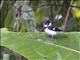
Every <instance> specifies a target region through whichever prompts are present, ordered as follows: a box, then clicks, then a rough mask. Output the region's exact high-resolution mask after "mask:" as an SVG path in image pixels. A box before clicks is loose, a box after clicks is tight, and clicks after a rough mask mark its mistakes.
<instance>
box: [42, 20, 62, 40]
mask: <svg viewBox="0 0 80 60" xmlns="http://www.w3.org/2000/svg"><path fill="white" fill-rule="evenodd" d="M43 27H44V32H46V33H47V34H48V35H49V37H50V38H51V39H53V37H54V36H56V35H57V32H59V31H62V30H60V29H59V28H57V27H56V26H55V25H53V24H52V23H51V22H50V21H49V20H47V21H44V22H43Z"/></svg>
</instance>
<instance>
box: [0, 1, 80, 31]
mask: <svg viewBox="0 0 80 60" xmlns="http://www.w3.org/2000/svg"><path fill="white" fill-rule="evenodd" d="M0 13H1V14H0V15H1V17H0V28H7V29H8V30H9V31H15V32H43V26H42V24H43V21H46V20H47V19H49V20H50V21H51V22H52V23H53V24H54V25H55V26H57V27H58V28H60V29H61V30H63V31H66V32H71V31H77V32H78V31H80V1H79V0H66V1H65V0H59V1H58V0H23V1H21V0H13V1H12V0H7V1H6V0H1V1H0Z"/></svg>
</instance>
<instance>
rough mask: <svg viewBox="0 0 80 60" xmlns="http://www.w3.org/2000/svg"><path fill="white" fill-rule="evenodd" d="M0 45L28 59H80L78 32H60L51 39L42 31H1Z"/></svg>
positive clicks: (79, 33) (79, 37) (79, 34)
mask: <svg viewBox="0 0 80 60" xmlns="http://www.w3.org/2000/svg"><path fill="white" fill-rule="evenodd" d="M1 45H2V46H5V47H7V48H9V49H10V50H12V51H14V52H16V53H18V54H20V55H22V56H24V57H26V58H28V59H29V60H80V32H69V33H67V32H66V33H63V32H62V33H59V34H58V35H57V36H55V37H54V38H53V40H52V41H51V40H50V39H49V38H48V36H47V34H46V33H44V32H37V33H31V32H26V33H21V32H17V33H16V32H3V31H1Z"/></svg>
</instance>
